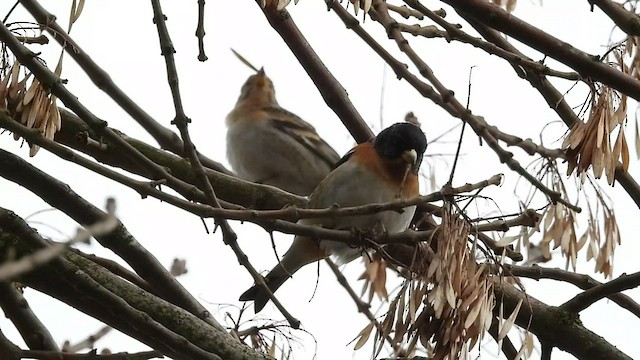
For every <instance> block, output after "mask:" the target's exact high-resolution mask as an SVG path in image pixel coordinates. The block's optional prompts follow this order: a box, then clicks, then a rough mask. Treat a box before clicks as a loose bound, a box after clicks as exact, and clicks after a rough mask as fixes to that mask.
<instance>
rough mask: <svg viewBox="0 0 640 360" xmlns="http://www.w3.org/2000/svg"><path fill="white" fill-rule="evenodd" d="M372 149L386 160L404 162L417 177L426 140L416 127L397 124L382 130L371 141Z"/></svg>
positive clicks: (407, 124)
mask: <svg viewBox="0 0 640 360" xmlns="http://www.w3.org/2000/svg"><path fill="white" fill-rule="evenodd" d="M373 147H374V149H375V150H376V152H377V153H378V154H380V156H381V157H383V158H385V159H387V160H404V161H405V162H406V163H407V164H409V165H410V166H411V171H412V172H413V173H414V174H415V175H417V174H418V170H419V169H420V164H421V163H422V156H423V155H424V152H425V150H426V149H427V138H426V137H425V136H424V133H423V132H422V130H420V128H419V127H417V126H416V125H413V124H410V123H397V124H393V125H391V126H389V127H388V128H386V129H384V130H382V131H381V132H380V133H379V134H378V136H376V138H375V139H374V140H373Z"/></svg>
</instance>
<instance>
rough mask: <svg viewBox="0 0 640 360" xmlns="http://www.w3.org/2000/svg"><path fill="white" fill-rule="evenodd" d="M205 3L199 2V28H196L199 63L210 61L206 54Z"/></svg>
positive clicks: (199, 0) (203, 0)
mask: <svg viewBox="0 0 640 360" xmlns="http://www.w3.org/2000/svg"><path fill="white" fill-rule="evenodd" d="M204 3H205V0H198V27H197V28H196V37H197V38H198V61H207V59H209V58H208V57H207V54H205V53H204V35H205V31H204Z"/></svg>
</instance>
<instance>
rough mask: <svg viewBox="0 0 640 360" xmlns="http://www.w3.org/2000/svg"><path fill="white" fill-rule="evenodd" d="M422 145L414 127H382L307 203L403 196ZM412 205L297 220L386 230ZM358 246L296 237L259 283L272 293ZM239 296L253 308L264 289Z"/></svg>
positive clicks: (412, 183)
mask: <svg viewBox="0 0 640 360" xmlns="http://www.w3.org/2000/svg"><path fill="white" fill-rule="evenodd" d="M426 148H427V139H426V138H425V136H424V133H423V132H422V131H421V130H420V128H418V127H417V126H415V125H413V124H410V123H397V124H394V125H391V126H390V127H388V128H386V129H384V130H382V131H381V132H380V134H378V136H377V137H376V138H375V139H373V140H372V141H370V142H367V143H363V144H360V145H358V146H356V147H355V148H353V149H352V150H351V151H349V152H348V153H347V154H346V155H345V156H344V157H343V158H342V159H341V160H340V161H339V162H338V163H337V165H336V168H335V169H334V170H333V171H332V172H331V173H330V174H329V175H328V176H327V177H326V178H325V179H324V180H322V182H321V183H320V184H319V185H318V187H317V188H316V189H315V190H314V191H313V193H312V194H311V197H310V198H309V208H318V209H319V208H328V207H331V206H334V204H338V205H339V206H341V207H351V206H360V205H366V204H373V203H385V202H388V201H391V200H394V199H397V198H402V199H408V198H412V197H415V196H417V195H418V194H419V189H418V170H419V168H420V164H421V162H422V156H423V155H424V152H425V150H426ZM414 212H415V206H411V207H407V208H405V209H404V210H403V211H383V212H380V213H376V214H371V215H356V216H344V217H335V218H324V219H320V218H317V219H302V220H300V221H299V222H298V223H300V224H305V225H320V226H322V227H324V228H331V229H361V230H366V229H371V228H374V227H376V226H378V225H382V226H383V227H384V229H385V230H386V231H387V232H389V233H396V232H400V231H404V230H405V229H407V228H408V226H409V224H410V222H411V219H412V218H413V215H414ZM361 252H362V251H361V250H360V249H358V248H353V247H350V246H349V245H348V244H346V243H344V242H339V241H332V240H320V241H315V240H312V239H310V238H308V237H304V236H296V237H295V239H294V240H293V244H292V245H291V247H290V248H289V250H287V252H286V253H285V254H284V256H283V257H282V260H281V262H280V263H278V264H277V265H276V266H275V267H274V268H273V269H272V270H271V272H269V274H268V275H267V276H266V277H265V282H266V283H267V286H268V287H269V289H271V291H272V292H275V291H276V290H277V289H278V288H279V287H280V286H282V284H283V283H284V282H285V281H286V280H287V279H288V278H289V277H290V276H291V275H293V274H294V273H295V272H296V271H298V270H299V269H300V268H302V267H303V266H305V265H307V264H310V263H313V262H315V261H318V260H321V259H325V258H327V257H329V256H331V255H333V256H335V257H336V258H337V259H336V261H337V262H338V263H342V264H344V263H347V262H349V261H351V260H354V259H355V258H357V257H358V256H359V255H360V254H361ZM240 300H241V301H249V300H254V307H255V312H256V313H257V312H259V311H260V310H262V308H264V306H265V305H266V304H267V302H268V301H269V296H268V295H267V293H266V291H265V289H264V288H262V287H261V286H258V285H254V286H253V287H251V288H250V289H249V290H247V291H245V292H244V293H243V294H242V295H241V296H240Z"/></svg>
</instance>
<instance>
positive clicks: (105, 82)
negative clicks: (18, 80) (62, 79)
mask: <svg viewBox="0 0 640 360" xmlns="http://www.w3.org/2000/svg"><path fill="white" fill-rule="evenodd" d="M20 3H21V4H22V6H24V7H25V8H26V9H27V11H29V13H31V15H32V16H33V17H34V18H35V19H36V21H38V23H39V24H41V25H42V27H43V28H44V29H45V30H47V31H48V32H49V33H50V34H51V36H52V37H53V38H54V39H56V40H57V41H58V43H60V45H61V46H62V47H63V48H64V49H65V51H66V52H67V53H68V54H69V55H70V56H71V57H72V58H73V59H74V60H75V61H76V62H77V63H78V65H79V66H80V68H82V69H83V70H84V72H85V73H86V74H87V75H88V76H89V78H90V79H91V81H93V83H94V84H95V85H96V86H97V87H98V88H99V89H101V90H102V91H104V92H105V93H106V94H107V95H108V96H109V97H111V99H113V100H114V101H115V102H116V103H117V104H118V105H119V106H120V107H121V108H122V109H123V110H124V111H126V112H127V114H129V115H130V116H131V117H132V118H133V119H134V120H136V121H137V122H138V123H139V124H140V125H141V126H142V127H143V128H144V129H145V130H146V131H147V132H148V133H149V134H150V135H151V136H152V137H153V138H154V139H155V140H156V141H157V142H158V144H160V146H161V147H162V148H163V149H166V150H169V151H171V152H173V153H174V154H177V155H180V156H185V153H184V152H183V151H184V150H183V149H184V144H183V143H182V141H181V140H180V138H179V137H178V136H177V135H176V134H175V133H174V132H173V131H171V130H169V129H167V128H166V127H164V126H162V125H160V123H158V122H157V121H156V120H155V119H153V118H152V117H151V116H150V115H149V114H148V113H147V112H145V111H144V110H143V109H142V108H141V107H140V106H139V105H138V104H136V103H135V102H134V101H133V100H132V99H131V98H130V97H129V96H128V95H127V94H126V93H125V92H124V91H122V89H120V88H119V87H118V86H117V85H116V84H115V83H114V82H113V80H112V79H111V77H110V76H109V74H108V73H107V72H106V71H104V70H103V69H102V68H100V66H98V64H96V63H95V62H94V61H93V59H91V57H89V55H88V54H87V53H86V52H84V51H83V50H82V48H81V47H80V46H78V44H77V43H76V42H75V41H74V40H73V39H72V38H71V37H70V36H69V34H67V33H66V32H65V31H64V29H62V28H61V27H60V25H58V23H57V22H56V21H55V19H56V17H55V16H54V15H53V14H51V13H49V12H48V11H47V10H45V9H44V8H43V7H42V6H41V5H40V4H39V3H38V2H37V1H36V0H22V1H20ZM63 101H64V100H63ZM76 113H77V112H76ZM77 114H78V113H77ZM78 115H80V114H78ZM198 156H199V158H200V159H201V161H202V162H203V163H204V164H205V165H206V166H207V167H208V168H210V169H213V170H216V171H219V172H223V173H226V174H231V172H230V171H229V170H227V169H226V168H225V167H224V166H222V165H221V164H220V163H218V162H215V161H213V160H211V159H209V158H207V157H205V156H204V155H202V154H198Z"/></svg>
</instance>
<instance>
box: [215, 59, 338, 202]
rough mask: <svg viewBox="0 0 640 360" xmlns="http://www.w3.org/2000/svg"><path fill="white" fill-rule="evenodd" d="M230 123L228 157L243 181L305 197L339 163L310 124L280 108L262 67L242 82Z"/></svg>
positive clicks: (271, 83) (331, 150)
mask: <svg viewBox="0 0 640 360" xmlns="http://www.w3.org/2000/svg"><path fill="white" fill-rule="evenodd" d="M226 122H227V158H228V159H229V162H230V163H231V166H232V167H233V170H234V171H235V172H236V174H237V175H238V176H239V177H240V178H243V179H245V180H249V181H252V182H257V183H261V184H267V185H273V186H276V187H279V188H281V189H283V190H285V191H288V192H291V193H294V194H297V195H303V196H307V195H309V194H311V192H312V191H313V189H314V188H315V187H316V186H317V185H318V184H319V183H320V181H322V179H324V177H325V176H327V174H328V173H329V172H330V171H331V169H332V168H333V165H334V164H335V163H336V162H337V161H338V160H339V159H340V156H338V154H337V153H336V152H335V151H334V150H333V149H332V148H331V146H329V145H328V144H327V143H326V142H325V141H324V140H322V138H320V136H319V135H318V133H317V132H316V129H315V128H314V127H313V126H311V124H309V123H307V122H306V121H304V120H302V119H301V118H300V117H298V116H297V115H295V114H293V113H291V112H289V111H287V110H285V109H283V108H282V107H280V105H279V104H278V102H277V101H276V94H275V89H274V87H273V82H272V81H271V79H269V78H268V77H267V75H265V73H264V69H260V70H259V71H258V72H257V73H256V74H255V75H252V76H250V77H249V79H247V81H246V82H245V83H244V85H243V86H242V90H241V92H240V97H239V98H238V102H237V103H236V106H235V108H234V109H233V110H232V111H231V112H230V113H229V115H227V121H226Z"/></svg>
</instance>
